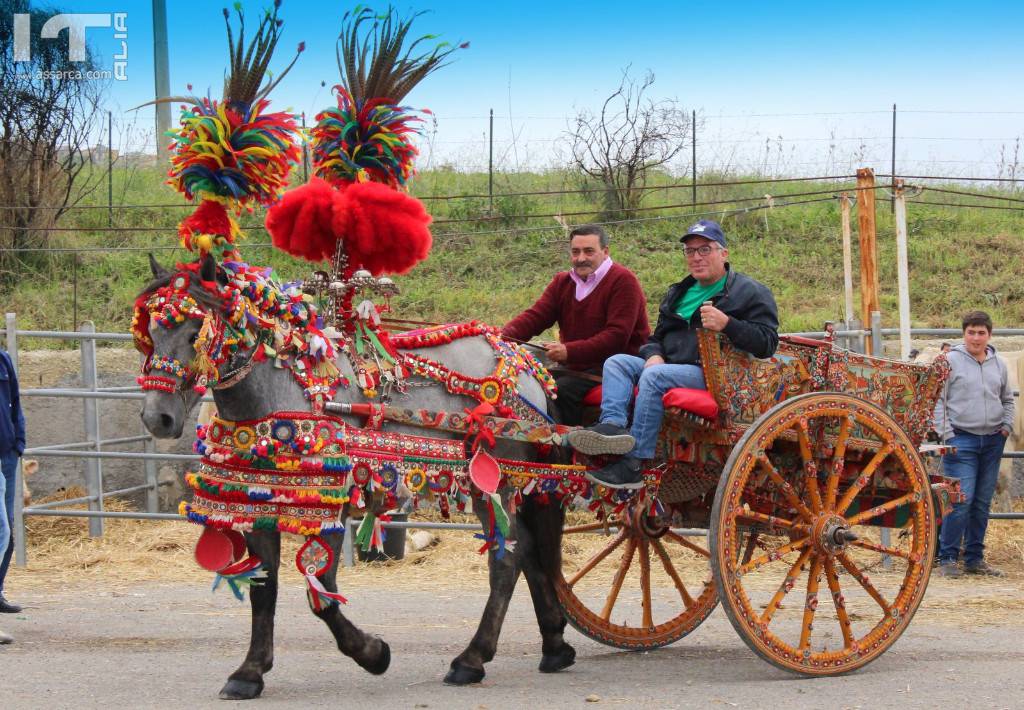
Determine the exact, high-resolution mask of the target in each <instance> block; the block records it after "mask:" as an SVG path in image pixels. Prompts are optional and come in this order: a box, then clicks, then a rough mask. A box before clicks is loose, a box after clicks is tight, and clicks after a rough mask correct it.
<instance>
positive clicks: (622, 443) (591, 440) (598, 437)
mask: <svg viewBox="0 0 1024 710" xmlns="http://www.w3.org/2000/svg"><path fill="white" fill-rule="evenodd" d="M565 442H566V443H567V444H569V446H571V447H572V448H574V449H576V450H577V451H579V452H580V453H581V454H586V455H587V456H601V455H605V454H615V455H618V456H621V455H622V454H628V453H629V452H630V451H632V450H633V446H634V445H635V444H636V440H635V439H634V438H633V437H632V436H630V433H629V430H628V429H625V428H624V427H620V426H619V425H617V424H609V423H601V424H595V425H594V426H592V427H587V428H586V429H574V430H573V431H570V432H569V433H568V434H566V435H565Z"/></svg>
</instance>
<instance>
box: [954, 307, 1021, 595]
mask: <svg viewBox="0 0 1024 710" xmlns="http://www.w3.org/2000/svg"><path fill="white" fill-rule="evenodd" d="M963 329H964V342H963V344H962V345H957V346H956V347H954V348H953V349H951V350H950V351H949V353H947V354H946V358H947V359H948V360H949V364H950V367H951V368H952V369H951V371H950V374H949V379H948V380H947V381H946V385H945V388H944V391H943V393H942V396H941V397H940V398H939V401H938V403H937V404H936V405H935V419H934V426H935V430H936V431H937V432H939V435H940V437H941V438H942V440H943V441H944V442H945V443H947V444H951V445H953V446H955V447H956V453H952V454H946V455H945V456H943V457H942V468H943V471H944V472H945V474H946V475H947V476H953V477H955V478H958V479H960V490H961V491H963V494H964V502H962V503H957V504H956V505H955V506H954V507H953V511H952V512H951V513H950V514H949V515H947V516H946V518H945V519H944V520H943V521H942V531H941V534H940V535H939V574H940V575H942V576H943V577H960V576H962V575H963V574H964V573H965V572H966V573H967V574H984V575H991V576H995V577H1001V576H1003V572H1002V571H1001V570H998V569H996V568H995V567H993V566H992V565H990V564H989V563H988V562H986V561H985V559H984V553H985V530H986V528H987V527H988V514H989V508H990V507H991V505H992V495H993V494H994V493H995V490H996V482H997V480H998V479H999V460H1000V458H1001V457H1002V455H1003V447H1004V446H1005V444H1006V437H1008V436H1009V435H1010V432H1011V431H1013V411H1014V401H1013V392H1012V391H1011V390H1010V386H1009V380H1008V377H1007V372H1006V362H1004V361H1003V359H1002V358H1001V357H999V356H998V355H996V349H995V348H994V347H993V346H992V345H989V340H990V339H991V338H992V318H991V317H989V315H988V314H987V313H985V312H984V311H971V312H970V313H968V314H967V315H965V316H964V318H963ZM961 541H963V543H964V560H963V562H964V568H963V570H962V571H961V570H960V568H959V567H957V558H958V557H959V556H960V543H961Z"/></svg>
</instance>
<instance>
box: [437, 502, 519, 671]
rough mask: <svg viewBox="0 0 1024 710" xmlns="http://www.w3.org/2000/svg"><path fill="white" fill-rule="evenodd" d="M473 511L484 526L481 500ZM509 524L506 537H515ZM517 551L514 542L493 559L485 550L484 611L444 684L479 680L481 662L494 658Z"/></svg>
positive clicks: (516, 573)
mask: <svg viewBox="0 0 1024 710" xmlns="http://www.w3.org/2000/svg"><path fill="white" fill-rule="evenodd" d="M473 510H474V512H475V513H476V515H477V517H478V518H480V521H481V522H482V523H483V524H484V526H485V527H486V526H487V524H488V523H487V521H488V519H489V514H488V512H487V508H486V505H485V503H484V502H483V501H481V500H480V499H479V498H475V497H474V499H473ZM511 525H512V529H511V531H510V535H509V537H510V538H511V539H512V540H516V539H517V538H518V529H517V527H518V526H517V524H516V521H515V519H514V518H513V520H512V521H511ZM510 547H511V545H510ZM519 554H520V553H519V547H518V544H517V545H516V547H515V549H514V550H506V551H505V554H504V555H503V556H502V558H501V559H500V560H499V559H496V555H495V551H494V550H491V551H490V552H488V560H487V562H488V564H487V567H488V571H489V581H490V588H491V590H490V594H489V595H488V597H487V604H486V606H484V613H483V616H481V617H480V625H479V626H477V629H476V633H475V634H474V635H473V640H472V641H470V642H469V646H467V647H466V650H464V651H463V652H462V653H460V654H459V655H458V656H456V657H455V660H453V661H452V663H451V667H450V668H449V669H448V673H447V675H445V677H444V682H445V683H447V684H448V685H468V684H470V683H479V682H480V681H481V680H483V678H484V664H485V663H487V662H488V661H490V660H491V659H493V658H494V653H495V651H496V650H497V647H498V635H499V634H500V633H501V625H502V623H503V622H504V621H505V613H506V612H507V611H508V605H509V602H510V601H511V600H512V592H513V591H514V590H515V587H516V581H517V580H518V579H519Z"/></svg>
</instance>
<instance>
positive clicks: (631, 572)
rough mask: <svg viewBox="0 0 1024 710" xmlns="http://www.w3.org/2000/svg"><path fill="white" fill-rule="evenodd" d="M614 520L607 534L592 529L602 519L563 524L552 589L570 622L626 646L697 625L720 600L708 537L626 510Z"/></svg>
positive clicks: (655, 643) (658, 641)
mask: <svg viewBox="0 0 1024 710" xmlns="http://www.w3.org/2000/svg"><path fill="white" fill-rule="evenodd" d="M609 526H610V528H611V529H612V535H611V536H610V537H607V536H601V535H600V534H595V533H598V532H600V531H601V529H602V528H603V527H604V523H601V522H596V523H589V524H584V525H576V526H570V527H566V528H565V529H564V530H563V534H562V576H561V578H560V579H558V580H557V581H556V583H555V588H556V590H557V592H558V600H559V602H560V603H561V605H562V609H563V610H564V611H565V615H566V617H567V618H568V620H569V623H570V624H572V625H573V626H574V627H575V628H576V629H577V630H578V631H579V632H580V633H582V634H583V635H585V636H588V637H589V638H592V639H594V640H595V641H599V642H601V643H603V644H606V645H608V646H614V647H616V648H624V649H652V648H661V647H662V646H667V645H668V644H670V643H673V642H675V641H678V640H679V639H681V638H682V637H683V636H686V635H687V634H688V633H690V632H691V631H693V630H694V629H695V628H697V627H698V626H700V624H701V622H702V621H704V619H706V618H707V617H708V615H709V614H710V613H711V612H712V611H713V610H714V608H715V605H716V604H717V603H718V595H717V593H716V592H715V586H714V584H713V583H712V580H711V570H710V569H709V559H710V557H711V555H710V552H709V551H708V549H707V547H706V542H707V540H706V538H704V537H703V536H701V537H684V536H682V535H679V534H677V533H675V532H673V531H672V530H669V529H668V526H667V525H664V524H660V523H658V522H657V521H654V520H652V519H650V518H648V517H647V516H646V515H645V514H639V515H637V514H634V513H631V512H629V511H627V513H626V515H625V516H624V517H623V518H622V519H621V520H616V521H612V522H610V523H609ZM615 553H617V554H615ZM684 580H686V581H685V582H684ZM623 587H626V591H625V592H623Z"/></svg>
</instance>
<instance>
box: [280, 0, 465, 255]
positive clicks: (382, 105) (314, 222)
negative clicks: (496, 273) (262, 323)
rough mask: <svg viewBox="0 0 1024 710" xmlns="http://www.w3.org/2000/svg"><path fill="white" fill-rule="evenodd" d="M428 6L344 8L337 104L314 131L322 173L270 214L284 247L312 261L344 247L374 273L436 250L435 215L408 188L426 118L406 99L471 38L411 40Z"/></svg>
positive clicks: (318, 169)
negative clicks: (419, 128)
mask: <svg viewBox="0 0 1024 710" xmlns="http://www.w3.org/2000/svg"><path fill="white" fill-rule="evenodd" d="M420 14H422V13H417V14H415V15H413V16H412V17H410V18H408V19H404V20H403V19H401V18H399V16H398V15H397V13H396V12H395V11H394V9H392V8H390V7H389V8H388V10H387V12H386V13H384V14H377V13H375V12H374V11H373V10H371V9H370V8H368V7H363V6H359V7H357V8H356V9H355V10H353V11H352V12H347V13H345V15H344V17H343V18H342V31H341V34H340V36H339V38H338V45H337V55H338V69H339V71H340V72H341V83H340V84H339V85H337V86H335V87H334V91H335V94H336V97H337V101H336V105H335V106H332V107H330V108H327V109H325V110H323V111H321V112H320V113H319V114H318V115H317V117H316V120H317V123H316V126H315V127H314V128H313V129H312V130H311V131H310V137H311V140H312V158H313V171H314V175H315V178H314V179H313V180H311V181H310V183H309V184H307V185H305V186H303V187H300V188H297V189H295V190H292V191H291V192H290V193H289V194H288V195H286V196H285V198H284V199H283V200H282V201H281V202H280V203H279V204H278V205H276V206H275V207H273V208H272V209H271V210H269V212H268V215H267V230H268V231H269V232H270V234H271V237H272V238H273V242H274V245H275V246H277V247H278V248H280V249H282V250H284V251H286V252H288V253H290V254H293V255H295V256H300V257H303V258H305V259H309V260H310V261H320V260H323V259H332V258H335V255H336V254H338V253H339V251H343V252H344V256H345V266H344V267H342V268H344V269H347V271H348V272H349V273H351V272H352V271H354V270H355V269H358V268H365V269H367V270H369V271H370V272H372V273H373V274H374V275H379V274H381V273H405V272H407V271H408V270H409V269H411V268H412V267H413V266H414V265H415V264H416V263H418V262H419V261H421V260H422V259H424V258H425V257H426V255H427V254H428V253H429V250H430V244H431V237H430V231H429V229H428V225H429V224H430V216H429V215H428V214H427V212H426V210H425V209H424V208H423V205H422V204H421V203H420V202H419V201H418V200H416V199H415V198H413V197H411V196H409V195H407V194H406V193H405V192H404V188H405V187H406V184H407V181H408V179H409V178H410V177H411V176H412V174H413V160H414V158H415V157H416V155H417V151H416V148H415V146H414V145H413V144H412V142H411V138H412V136H413V135H414V134H415V133H416V123H417V122H419V121H421V120H422V119H421V118H420V117H419V116H418V115H417V114H418V112H417V111H415V110H414V109H412V108H410V107H408V106H403V105H401V103H400V102H401V101H402V99H404V98H405V96H406V95H407V94H408V93H409V91H411V90H412V89H413V87H415V86H416V85H417V84H418V83H419V82H420V81H422V80H423V79H424V78H425V77H426V76H427V75H429V74H430V73H431V72H433V71H435V70H436V69H439V68H440V67H442V66H444V65H445V64H446V63H447V60H448V59H449V57H450V56H451V54H452V53H453V52H455V51H457V50H459V49H464V48H466V47H468V46H469V45H468V44H461V45H458V46H452V45H450V44H448V43H446V42H441V43H438V44H436V45H435V46H434V47H433V48H432V49H430V50H428V51H422V50H421V49H419V48H420V47H421V46H422V45H423V43H425V42H426V43H429V42H432V41H433V40H435V39H437V36H436V35H424V36H422V37H420V38H418V39H416V40H414V41H412V42H409V43H408V44H407V39H408V36H409V30H410V28H411V26H412V23H413V21H414V20H415V19H416V18H417V17H419V15H420ZM339 243H340V247H341V249H340V250H339ZM338 266H340V265H338V264H336V268H337V267H338Z"/></svg>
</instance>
